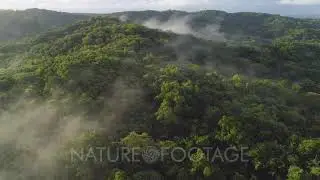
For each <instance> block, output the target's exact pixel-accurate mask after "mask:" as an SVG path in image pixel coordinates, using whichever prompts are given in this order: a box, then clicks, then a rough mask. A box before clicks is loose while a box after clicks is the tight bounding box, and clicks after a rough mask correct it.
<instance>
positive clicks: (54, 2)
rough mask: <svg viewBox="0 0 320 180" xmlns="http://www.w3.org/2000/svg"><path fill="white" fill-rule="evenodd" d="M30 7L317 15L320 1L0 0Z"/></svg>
mask: <svg viewBox="0 0 320 180" xmlns="http://www.w3.org/2000/svg"><path fill="white" fill-rule="evenodd" d="M28 8H41V9H51V10H60V11H69V12H97V13H107V12H113V11H126V10H145V9H153V10H166V9H180V10H192V11H193V10H203V9H218V10H226V11H230V12H236V11H255V12H267V13H277V14H318V13H320V0H197V1H195V0H135V1H132V0H1V3H0V9H28Z"/></svg>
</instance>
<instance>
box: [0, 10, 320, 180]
mask: <svg viewBox="0 0 320 180" xmlns="http://www.w3.org/2000/svg"><path fill="white" fill-rule="evenodd" d="M28 12H39V10H28V11H23V12H13V11H12V12H11V11H10V12H7V11H4V12H1V11H0V14H2V13H4V14H8V17H7V16H2V15H1V16H0V19H5V20H4V21H3V20H0V39H4V40H7V39H9V38H7V37H11V35H12V37H14V38H19V37H24V36H25V35H27V34H29V33H30V32H32V33H34V32H42V33H40V34H37V35H36V36H31V37H29V38H22V39H21V38H20V39H17V40H15V41H2V42H1V41H0V152H1V154H0V160H1V161H0V180H7V179H10V180H16V179H17V180H18V179H26V180H29V179H30V180H31V179H32V180H34V179H39V180H40V179H41V180H43V179H48V180H53V179H68V180H72V179H74V180H100V179H101V180H102V179H104V180H106V179H108V180H109V179H110V180H126V179H132V180H138V179H139V180H142V179H153V178H155V179H183V180H185V179H186V180H187V179H203V180H206V179H219V180H220V179H221V180H224V179H225V180H229V179H230V180H231V179H244V180H246V179H248V180H249V179H252V180H253V179H258V180H260V179H262V180H264V179H266V180H269V179H279V180H280V179H281V180H282V179H288V180H300V179H303V180H304V179H315V178H319V176H320V166H319V160H320V156H319V154H320V139H319V138H320V94H319V93H320V59H319V57H320V31H319V27H320V21H319V20H311V19H307V20H302V19H294V18H288V17H282V16H277V15H267V14H258V13H236V14H228V13H225V12H220V11H202V12H197V13H191V15H192V18H191V20H190V26H191V27H192V28H201V26H203V27H204V26H206V25H208V24H212V23H217V22H219V24H220V25H221V26H220V31H221V32H223V33H225V35H226V39H227V40H226V41H225V42H215V41H207V40H205V39H199V38H196V37H194V36H192V35H188V34H186V35H178V34H174V33H172V32H164V31H161V30H156V29H149V28H147V27H144V26H143V25H139V23H140V24H143V23H142V22H143V21H145V20H147V19H150V18H154V17H155V16H157V18H160V17H162V18H163V20H162V21H167V20H168V19H170V17H171V16H172V13H175V16H176V14H178V15H181V16H185V15H188V14H190V13H187V12H179V11H165V12H155V11H144V12H124V13H118V14H112V15H109V16H104V17H91V18H90V19H89V20H83V21H80V22H75V21H76V20H80V19H86V18H85V15H72V14H68V15H67V14H62V15H63V17H59V16H58V17H55V15H57V13H56V12H50V11H44V10H43V11H41V12H42V13H43V14H45V16H41V15H37V14H36V15H34V14H33V13H31V14H32V15H30V16H29V15H23V17H24V19H22V18H19V17H20V14H21V13H27V14H28ZM58 14H59V13H58ZM9 15H10V17H14V19H15V18H18V20H13V21H12V20H10V19H9ZM123 15H127V16H128V17H130V18H131V19H130V20H129V22H122V21H121V20H118V19H116V18H112V17H110V16H113V17H114V16H116V17H120V16H123ZM34 17H41V18H43V17H46V18H44V19H43V21H44V22H45V23H40V25H39V26H35V25H34V23H37V24H38V22H36V21H33V20H34V19H33V18H34ZM220 17H222V18H220ZM30 18H31V19H33V20H32V22H30V21H29V20H30ZM48 19H51V20H52V21H49V20H48ZM10 21H11V23H10V25H8V26H3V25H2V24H3V22H10ZM12 22H16V23H17V24H19V25H18V26H20V27H22V28H21V29H20V30H23V32H22V31H19V32H18V35H17V34H11V35H8V34H6V32H12V30H11V29H10V28H8V27H13V28H14V27H15V26H16V25H14V24H13V23H12ZM39 22H40V20H39ZM71 22H74V23H71ZM134 22H135V23H137V24H135V23H134ZM20 23H21V24H20ZM62 25H66V26H63V27H62ZM25 26H28V27H30V28H31V29H29V30H28V29H25ZM53 26H61V27H60V28H54V29H50V30H49V31H48V32H47V31H46V30H47V29H49V28H51V27H53ZM34 28H35V30H34ZM13 33H14V32H13ZM234 36H237V37H241V38H236V39H234V38H233V37H234ZM1 37H4V38H1ZM248 38H249V39H250V38H251V40H252V41H251V40H250V41H248ZM244 41H245V43H241V42H244ZM257 41H259V43H257ZM237 42H239V43H237ZM102 147H104V148H107V150H110V151H109V153H107V151H106V149H104V150H105V151H104V156H103V159H101V155H102V154H101V153H102ZM150 147H152V148H156V149H157V150H161V155H163V154H164V152H162V150H163V149H166V154H169V155H166V156H165V157H163V158H158V159H156V161H152V163H151V161H150V160H155V159H154V158H156V157H158V155H159V154H157V152H158V153H159V152H160V151H157V152H155V151H152V149H151V150H150ZM208 147H210V148H211V149H210V150H208ZM230 148H232V150H233V151H232V152H233V153H234V154H233V155H232V156H230V154H229V156H227V157H226V154H225V153H228V151H229V150H230ZM120 149H121V150H123V149H126V150H129V152H127V151H126V152H124V151H120V153H119V150H120ZM132 149H136V150H137V151H136V152H133V151H130V150H132ZM181 149H183V150H186V151H189V150H190V151H189V153H188V155H189V158H185V159H183V161H178V160H177V159H182V158H181V157H182V156H183V153H182V152H183V151H181ZM244 149H245V154H243V153H244V152H243V151H242V150H244ZM81 150H82V151H81ZM153 150H154V149H153ZM177 150H180V151H177ZM191 150H192V151H191ZM217 150H218V151H217ZM74 151H77V152H78V155H79V154H81V153H80V152H82V155H83V156H82V157H78V156H75V154H76V153H74ZM167 151H168V152H175V153H168V152H167ZM72 152H73V153H72ZM117 153H118V156H119V154H120V155H122V156H121V157H123V156H125V157H130V158H126V159H117V160H114V159H115V157H116V156H117ZM229 153H230V151H229ZM72 155H73V156H72ZM236 155H238V156H239V155H241V157H242V155H244V157H242V158H241V159H239V158H236V157H237V156H236ZM110 156H111V157H113V158H111V159H112V160H114V161H110ZM107 157H108V158H107ZM148 158H149V159H148ZM150 158H151V159H150ZM133 159H134V160H135V161H133Z"/></svg>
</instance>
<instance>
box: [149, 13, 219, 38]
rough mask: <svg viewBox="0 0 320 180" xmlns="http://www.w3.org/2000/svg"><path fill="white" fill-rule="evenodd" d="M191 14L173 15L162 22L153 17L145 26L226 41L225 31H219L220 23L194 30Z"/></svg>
mask: <svg viewBox="0 0 320 180" xmlns="http://www.w3.org/2000/svg"><path fill="white" fill-rule="evenodd" d="M191 19H192V17H191V16H182V17H176V16H173V17H171V18H170V19H169V20H168V21H165V22H161V21H159V20H158V19H156V18H151V19H149V20H147V21H145V22H144V23H143V25H144V26H146V27H148V28H152V29H159V30H162V31H170V32H173V33H176V34H183V35H187V34H190V35H193V36H195V37H198V38H201V39H205V40H212V41H219V42H222V41H225V37H224V34H223V33H220V32H219V29H220V25H219V24H210V25H207V26H206V27H204V28H200V29H197V30H194V29H192V28H191V27H190V25H189V22H190V21H191Z"/></svg>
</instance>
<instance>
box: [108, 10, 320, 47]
mask: <svg viewBox="0 0 320 180" xmlns="http://www.w3.org/2000/svg"><path fill="white" fill-rule="evenodd" d="M111 16H113V17H118V18H120V19H121V20H125V21H133V22H135V23H140V24H143V25H146V26H148V27H150V28H156V29H163V30H171V31H173V32H176V33H188V32H192V33H193V34H199V33H200V34H205V35H206V36H203V37H205V39H214V38H212V37H210V36H211V35H212V34H213V35H214V36H217V34H220V35H223V36H224V38H226V39H228V40H258V41H262V42H266V41H267V42H270V41H271V40H272V39H274V38H278V37H281V36H284V35H287V34H288V33H289V32H290V31H291V30H293V29H305V28H307V29H318V28H320V20H318V19H299V18H293V17H285V16H280V15H272V14H265V13H248V12H241V13H227V12H224V11H215V10H207V11H199V12H184V11H172V10H169V11H162V12H159V11H130V12H120V13H113V14H111ZM192 33H191V34H192Z"/></svg>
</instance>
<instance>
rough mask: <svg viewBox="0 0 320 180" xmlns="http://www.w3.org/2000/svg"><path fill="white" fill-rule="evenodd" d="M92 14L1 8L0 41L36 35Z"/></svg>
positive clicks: (86, 17)
mask: <svg viewBox="0 0 320 180" xmlns="http://www.w3.org/2000/svg"><path fill="white" fill-rule="evenodd" d="M89 17H90V16H88V15H83V14H71V13H65V12H56V11H49V10H42V9H28V10H25V11H13V10H0V41H1V40H12V39H17V38H21V37H24V36H26V35H35V34H37V33H40V32H44V31H47V30H49V29H51V28H54V27H59V26H64V25H66V24H70V23H74V22H76V21H79V20H84V19H88V18H89Z"/></svg>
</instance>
